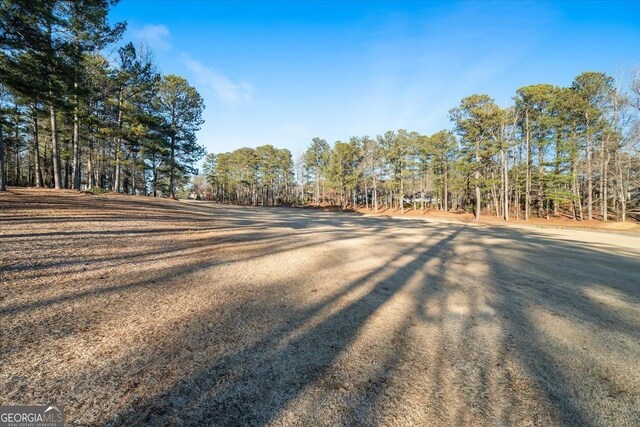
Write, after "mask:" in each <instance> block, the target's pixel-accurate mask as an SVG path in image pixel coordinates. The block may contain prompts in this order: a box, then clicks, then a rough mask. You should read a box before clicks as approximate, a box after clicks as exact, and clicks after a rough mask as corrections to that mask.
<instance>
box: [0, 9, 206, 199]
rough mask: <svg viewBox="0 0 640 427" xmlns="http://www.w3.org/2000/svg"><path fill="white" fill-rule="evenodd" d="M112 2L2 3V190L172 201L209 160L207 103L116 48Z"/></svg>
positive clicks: (147, 57) (143, 53)
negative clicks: (200, 134)
mask: <svg viewBox="0 0 640 427" xmlns="http://www.w3.org/2000/svg"><path fill="white" fill-rule="evenodd" d="M115 3H117V1H114V0H0V190H5V189H6V186H7V185H13V186H37V187H55V188H57V189H62V188H71V189H77V190H80V189H94V190H112V191H115V192H124V193H129V194H144V195H153V196H156V195H160V194H164V195H169V196H171V197H175V194H176V189H177V188H178V187H180V186H182V185H184V184H186V183H187V182H188V178H189V176H190V175H191V174H193V173H194V172H196V170H195V168H194V165H195V163H196V162H197V161H198V160H200V159H201V158H202V157H203V156H204V154H205V150H204V148H203V147H202V146H200V145H198V143H197V140H196V131H197V130H198V129H199V128H200V126H201V125H202V123H203V120H202V111H203V109H204V102H203V99H202V97H201V96H200V95H199V94H198V92H197V91H196V89H195V88H194V87H192V86H191V85H190V84H189V82H188V81H187V80H185V79H184V78H182V77H180V76H176V75H162V74H161V73H160V72H159V71H158V69H157V67H156V65H155V64H154V61H153V54H152V52H151V51H150V50H149V49H148V48H146V47H144V46H142V47H139V48H136V47H135V46H134V45H133V44H132V43H130V42H129V43H125V44H123V45H122V46H121V47H119V48H118V49H117V51H116V52H117V53H116V54H115V55H111V56H109V55H106V54H105V52H107V50H108V48H109V47H110V46H114V44H115V43H116V42H118V41H119V40H120V39H121V37H122V34H123V32H124V30H125V28H126V23H124V22H121V23H116V24H113V25H112V24H110V23H109V21H108V19H107V17H108V13H109V9H110V8H111V7H112V6H113V5H114V4H115Z"/></svg>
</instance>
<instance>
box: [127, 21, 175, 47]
mask: <svg viewBox="0 0 640 427" xmlns="http://www.w3.org/2000/svg"><path fill="white" fill-rule="evenodd" d="M133 36H134V37H135V38H136V39H137V40H139V41H143V42H145V43H147V44H148V45H149V46H151V47H153V48H155V49H160V50H170V49H171V43H169V39H170V38H171V32H170V31H169V29H168V28H167V27H166V26H164V25H162V24H156V25H151V24H150V25H145V26H144V27H142V28H140V29H139V30H135V31H134V32H133Z"/></svg>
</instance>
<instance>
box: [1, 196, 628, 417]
mask: <svg viewBox="0 0 640 427" xmlns="http://www.w3.org/2000/svg"><path fill="white" fill-rule="evenodd" d="M0 268H1V269H0V279H1V285H0V335H1V336H2V339H1V341H0V404H10V403H11V404H28V403H45V402H56V403H59V404H62V405H65V408H66V412H67V419H68V421H69V423H70V424H71V425H77V424H82V425H105V424H106V425H139V424H142V423H145V424H151V425H164V424H174V425H181V424H194V425H205V424H209V425H265V424H268V425H389V426H398V425H421V426H422V425H426V426H429V425H501V426H503V425H545V426H546V425H579V426H605V425H620V426H626V425H628V426H633V425H639V424H640V362H639V361H640V237H638V236H634V235H623V234H610V233H601V232H590V231H577V230H551V229H544V230H533V229H520V228H510V227H492V226H473V225H465V224H444V223H435V222H425V221H420V220H399V219H390V218H370V217H365V216H360V215H355V214H342V213H332V212H317V211H313V210H306V209H292V208H251V207H249V208H242V207H232V206H219V205H213V204H209V203H204V202H200V203H198V202H172V201H162V200H151V199H147V198H134V197H127V196H119V197H116V196H91V195H84V194H77V193H72V192H63V195H59V193H57V192H54V191H39V192H38V191H35V190H13V192H12V193H11V194H5V195H1V196H0Z"/></svg>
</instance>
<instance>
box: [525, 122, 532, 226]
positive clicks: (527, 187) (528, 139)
mask: <svg viewBox="0 0 640 427" xmlns="http://www.w3.org/2000/svg"><path fill="white" fill-rule="evenodd" d="M525 127H526V137H525V139H526V141H525V142H526V148H525V159H526V160H525V162H526V168H525V169H526V176H525V184H524V192H525V194H524V219H525V221H527V220H529V205H530V204H531V130H530V129H529V112H528V111H527V112H526V114H525Z"/></svg>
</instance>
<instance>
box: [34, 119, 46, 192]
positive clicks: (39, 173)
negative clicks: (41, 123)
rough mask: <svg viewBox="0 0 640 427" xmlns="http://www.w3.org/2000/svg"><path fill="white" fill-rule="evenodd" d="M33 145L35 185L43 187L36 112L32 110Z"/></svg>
mask: <svg viewBox="0 0 640 427" xmlns="http://www.w3.org/2000/svg"><path fill="white" fill-rule="evenodd" d="M33 145H34V147H33V148H34V151H35V163H36V165H35V166H36V187H44V180H43V179H42V163H41V162H40V132H39V127H38V113H37V112H36V111H35V109H34V111H33Z"/></svg>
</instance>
